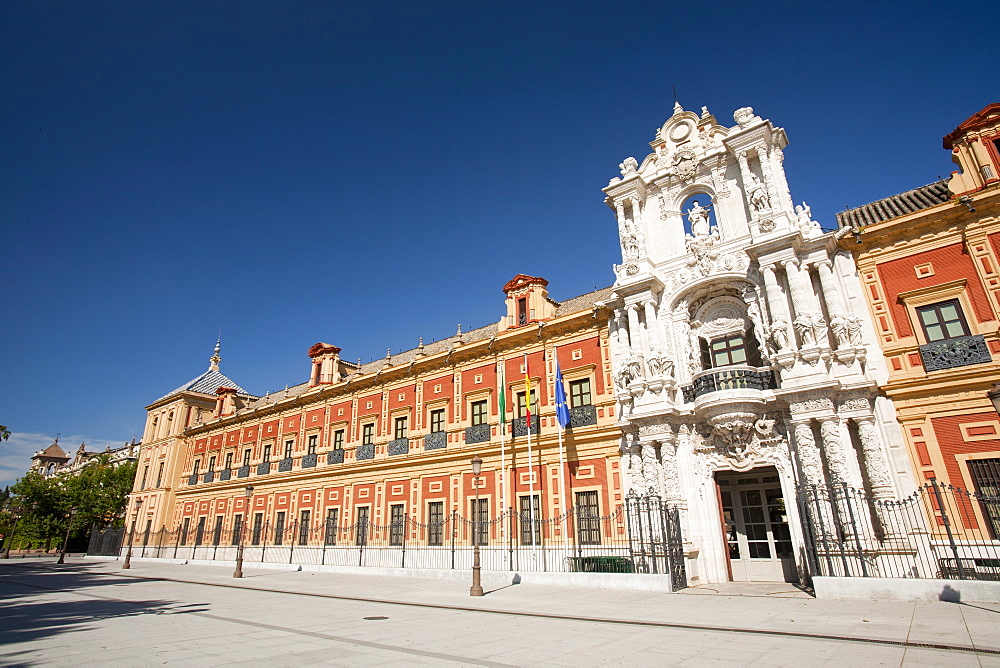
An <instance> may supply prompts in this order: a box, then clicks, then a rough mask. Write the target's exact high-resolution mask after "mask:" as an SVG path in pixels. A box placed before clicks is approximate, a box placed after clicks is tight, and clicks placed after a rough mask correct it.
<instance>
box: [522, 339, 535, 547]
mask: <svg viewBox="0 0 1000 668" xmlns="http://www.w3.org/2000/svg"><path fill="white" fill-rule="evenodd" d="M524 405H525V416H526V417H527V419H526V420H525V421H524V423H525V426H526V427H527V428H528V518H529V521H530V522H531V555H532V557H533V558H534V560H535V563H536V564H537V563H538V540H537V538H538V535H537V533H536V531H537V530H538V527H537V525H536V524H535V467H534V465H533V464H532V463H531V372H530V369H529V367H528V353H524Z"/></svg>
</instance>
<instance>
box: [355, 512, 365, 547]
mask: <svg viewBox="0 0 1000 668" xmlns="http://www.w3.org/2000/svg"><path fill="white" fill-rule="evenodd" d="M357 512H358V514H357V520H358V521H357V522H356V523H355V526H354V544H355V545H367V544H368V506H360V507H359V508H358V511H357Z"/></svg>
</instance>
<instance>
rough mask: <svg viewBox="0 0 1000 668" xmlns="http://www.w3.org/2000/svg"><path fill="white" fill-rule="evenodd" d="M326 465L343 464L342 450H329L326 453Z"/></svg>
mask: <svg viewBox="0 0 1000 668" xmlns="http://www.w3.org/2000/svg"><path fill="white" fill-rule="evenodd" d="M326 463H327V464H343V463H344V449H343V448H337V449H336V450H331V451H330V452H328V453H326Z"/></svg>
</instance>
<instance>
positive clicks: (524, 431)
mask: <svg viewBox="0 0 1000 668" xmlns="http://www.w3.org/2000/svg"><path fill="white" fill-rule="evenodd" d="M538 423H539V420H538V416H537V415H532V416H531V433H532V434H537V433H538ZM510 433H512V434H513V435H514V438H517V437H518V436H527V435H528V418H527V417H520V418H514V421H513V422H511V425H510Z"/></svg>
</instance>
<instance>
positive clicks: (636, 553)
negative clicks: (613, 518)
mask: <svg viewBox="0 0 1000 668" xmlns="http://www.w3.org/2000/svg"><path fill="white" fill-rule="evenodd" d="M625 508H626V511H627V512H626V516H627V518H628V535H629V548H630V550H631V553H632V561H633V563H634V564H635V570H636V571H637V572H639V573H658V574H669V575H670V588H671V590H672V591H678V590H680V589H684V588H685V587H687V570H686V568H685V566H684V537H683V535H682V533H681V518H680V510H679V509H678V508H677V507H675V506H670V505H669V504H667V503H666V502H665V501H664V500H663V499H662V498H660V496H659V495H657V494H652V493H651V494H648V495H646V496H639V495H638V494H637V493H636V491H635V490H634V489H633V490H632V491H630V492H629V493H628V496H627V497H626V498H625Z"/></svg>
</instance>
